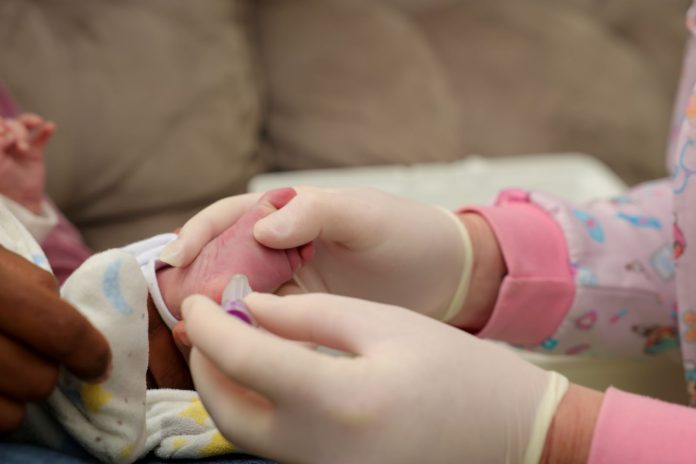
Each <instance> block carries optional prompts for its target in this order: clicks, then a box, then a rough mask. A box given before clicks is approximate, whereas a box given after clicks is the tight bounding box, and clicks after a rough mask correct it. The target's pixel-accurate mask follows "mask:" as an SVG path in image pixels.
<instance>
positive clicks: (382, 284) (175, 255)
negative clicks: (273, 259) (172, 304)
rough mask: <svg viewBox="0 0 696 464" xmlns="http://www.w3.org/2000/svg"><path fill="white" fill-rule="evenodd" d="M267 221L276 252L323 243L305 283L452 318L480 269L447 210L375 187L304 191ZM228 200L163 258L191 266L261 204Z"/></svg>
mask: <svg viewBox="0 0 696 464" xmlns="http://www.w3.org/2000/svg"><path fill="white" fill-rule="evenodd" d="M297 190H298V195H297V196H296V197H295V198H293V199H292V200H290V202H288V204H287V205H285V206H284V207H283V208H281V209H279V210H278V211H276V212H274V213H272V214H270V215H269V216H267V217H266V218H264V219H261V220H259V221H258V222H257V223H256V225H255V227H254V236H255V238H256V239H257V240H258V241H259V242H260V243H261V244H263V245H266V246H268V247H270V248H276V249H292V248H295V247H299V246H302V245H305V244H307V243H310V242H314V243H315V254H314V257H313V258H312V260H311V261H310V262H309V263H307V264H306V265H305V266H304V267H303V268H302V269H301V270H300V271H299V272H297V273H296V274H295V282H296V283H297V284H298V286H299V288H297V287H293V286H292V285H290V286H286V287H285V288H284V289H283V291H282V292H281V293H297V292H299V291H302V292H326V293H332V294H338V295H346V296H352V297H357V298H364V299H368V300H371V301H379V302H383V303H389V304H395V305H399V306H403V307H407V308H409V309H413V310H416V311H418V312H421V313H423V314H427V315H429V316H432V317H435V318H439V319H447V320H450V319H451V317H452V316H454V315H456V313H457V312H458V311H459V310H460V309H461V307H462V303H463V301H464V298H465V296H466V290H467V289H468V285H469V280H470V275H471V270H472V266H473V259H474V258H473V251H472V248H471V242H470V239H469V237H468V234H467V232H466V229H465V228H464V226H463V225H462V223H461V222H460V221H459V219H458V218H457V217H456V216H455V215H454V214H452V213H450V212H448V211H445V210H444V209H441V208H438V207H434V206H431V205H426V204H422V203H418V202H415V201H412V200H407V199H403V198H399V197H396V196H393V195H389V194H387V193H384V192H381V191H378V190H374V189H318V188H300V189H297ZM257 197H258V196H256V195H244V196H240V197H231V198H229V199H225V200H221V201H219V202H217V203H216V204H213V205H212V206H210V207H208V208H207V209H205V210H203V211H202V212H200V213H199V214H198V215H196V216H195V217H193V218H192V219H191V220H189V221H188V222H187V223H186V225H184V227H183V228H182V229H181V231H180V233H179V239H178V240H177V241H175V242H172V244H170V246H169V247H168V248H167V249H165V250H164V252H163V254H162V256H161V259H162V260H163V261H165V262H168V263H170V264H172V265H175V266H185V265H187V264H189V263H190V262H191V261H192V260H193V258H194V257H195V256H196V255H197V254H198V253H199V252H200V250H201V249H202V247H203V246H204V245H205V244H206V243H208V242H209V241H210V240H212V239H213V238H214V237H216V236H217V235H218V234H220V233H221V232H222V231H223V230H225V229H226V228H227V227H229V225H230V224H232V223H234V222H235V221H236V220H237V219H238V218H240V217H241V216H242V214H243V213H244V212H245V211H247V210H248V209H249V208H251V207H252V205H253V204H254V203H255V202H256V199H257Z"/></svg>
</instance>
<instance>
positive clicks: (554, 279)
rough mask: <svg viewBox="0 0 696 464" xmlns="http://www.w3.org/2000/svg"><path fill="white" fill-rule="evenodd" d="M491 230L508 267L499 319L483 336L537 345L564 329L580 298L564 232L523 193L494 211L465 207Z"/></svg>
mask: <svg viewBox="0 0 696 464" xmlns="http://www.w3.org/2000/svg"><path fill="white" fill-rule="evenodd" d="M459 212H460V213H462V212H475V213H478V214H480V215H481V216H483V217H484V218H485V219H486V220H487V221H488V223H489V224H490V226H491V228H492V229H493V232H494V233H495V235H496V238H497V239H498V242H499V244H500V248H501V251H502V253H503V258H504V260H505V264H506V266H507V271H508V273H507V275H506V276H505V278H504V279H503V282H502V284H501V287H500V292H499V294H498V300H497V302H496V305H495V308H494V310H493V314H492V315H491V318H490V320H489V321H488V323H487V324H486V326H485V327H484V328H483V329H482V330H481V331H480V332H479V333H478V336H480V337H482V338H492V339H496V340H502V341H506V342H508V343H516V344H525V345H526V344H536V343H540V342H542V341H543V340H545V339H546V338H548V337H550V336H551V335H552V334H553V333H554V332H555V331H556V329H557V328H558V326H559V325H560V324H561V321H563V319H564V317H565V316H566V313H567V312H568V310H569V309H570V307H571V304H572V302H573V298H574V296H575V284H574V281H573V276H572V272H571V268H570V264H569V258H568V246H567V245H566V240H565V237H564V236H563V232H562V231H561V228H560V226H559V225H558V224H557V223H556V222H555V221H554V219H553V218H552V217H551V216H549V214H548V213H546V212H545V211H544V210H543V209H541V208H540V207H538V206H536V205H535V204H533V203H531V202H530V200H529V194H528V193H527V192H525V191H522V190H518V189H510V190H506V191H504V192H503V193H502V194H501V195H500V196H499V197H498V199H497V201H496V205H495V206H492V207H465V208H462V209H461V210H459Z"/></svg>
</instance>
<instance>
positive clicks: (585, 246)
mask: <svg viewBox="0 0 696 464" xmlns="http://www.w3.org/2000/svg"><path fill="white" fill-rule="evenodd" d="M465 210H473V211H475V212H477V213H479V214H481V215H482V216H483V217H484V218H486V220H487V221H488V222H489V224H490V225H491V227H492V228H493V230H494V232H495V234H496V237H497V238H498V241H499V243H500V246H501V249H502V252H503V256H504V259H505V263H506V265H507V268H508V275H507V276H506V277H505V279H504V280H503V282H502V287H501V291H500V294H499V298H498V301H497V303H496V307H495V309H494V311H493V314H492V316H491V319H490V321H489V323H488V324H487V325H486V326H485V327H484V328H483V329H482V331H481V332H480V334H479V335H480V336H482V337H488V338H494V339H498V340H502V341H506V342H510V343H515V344H518V345H524V346H525V347H526V348H529V349H532V350H536V351H541V352H546V353H554V354H581V353H582V354H612V355H628V356H636V355H652V354H656V353H658V352H662V351H666V350H673V349H677V348H678V346H679V344H678V340H677V336H676V330H677V329H676V320H675V317H676V315H675V308H676V306H675V284H674V281H675V266H674V259H673V252H672V246H673V238H672V189H671V187H670V183H669V182H668V181H666V180H665V181H659V182H650V183H647V184H643V185H641V186H638V187H637V188H634V189H632V190H630V191H629V192H627V193H626V194H624V195H621V196H619V197H616V198H612V199H609V200H602V201H593V202H590V203H587V204H584V205H581V206H578V205H572V204H569V203H567V202H564V201H562V200H559V199H557V198H554V197H551V196H549V195H544V194H541V193H530V192H525V191H522V190H519V189H511V190H507V191H504V192H503V193H502V194H501V195H500V196H499V198H498V200H497V201H496V204H495V206H492V207H486V208H464V209H463V210H462V211H465Z"/></svg>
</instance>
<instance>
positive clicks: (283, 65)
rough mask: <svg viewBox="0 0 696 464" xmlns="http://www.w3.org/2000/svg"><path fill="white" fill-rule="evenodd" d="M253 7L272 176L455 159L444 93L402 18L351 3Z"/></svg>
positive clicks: (452, 120) (306, 0)
mask: <svg viewBox="0 0 696 464" xmlns="http://www.w3.org/2000/svg"><path fill="white" fill-rule="evenodd" d="M256 4H257V5H258V21H259V48H260V53H261V61H262V65H263V70H264V76H265V78H266V81H267V90H268V95H267V97H268V113H267V117H266V121H267V126H266V134H267V139H266V142H267V147H266V148H268V150H267V151H266V153H268V154H270V155H269V159H270V160H271V162H272V163H273V165H274V167H276V168H281V169H298V168H320V167H329V166H346V165H365V164H384V163H411V162H417V161H418V162H423V161H435V160H451V159H455V158H458V157H459V156H461V154H462V153H461V151H460V145H459V139H458V135H457V134H458V131H459V120H458V108H457V107H456V105H455V104H454V99H453V95H452V93H451V91H450V87H449V84H448V83H447V80H446V79H445V75H444V73H443V70H442V68H441V66H440V65H439V63H438V61H437V59H435V57H434V56H433V54H432V52H431V50H430V48H429V47H428V45H427V43H426V41H425V40H424V37H423V36H422V35H421V34H420V32H419V31H418V29H417V28H416V27H414V26H413V24H411V22H410V21H409V20H407V19H406V18H405V17H404V16H403V14H402V13H400V12H398V11H396V10H392V9H390V8H388V7H384V6H380V5H376V4H373V3H372V2H362V1H354V0H349V1H340V0H293V1H287V0H263V1H259V2H257V3H256Z"/></svg>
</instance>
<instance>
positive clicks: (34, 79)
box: [0, 0, 260, 248]
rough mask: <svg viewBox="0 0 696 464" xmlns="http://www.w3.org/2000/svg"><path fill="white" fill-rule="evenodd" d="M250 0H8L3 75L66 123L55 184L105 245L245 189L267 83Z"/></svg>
mask: <svg viewBox="0 0 696 464" xmlns="http://www.w3.org/2000/svg"><path fill="white" fill-rule="evenodd" d="M243 15H244V8H243V2H241V1H228V0H208V1H205V2H198V1H188V0H148V1H147V2H142V1H139V0H120V1H117V2H115V1H109V0H90V1H89V2H85V1H82V0H56V1H51V2H34V1H32V2H28V1H26V0H3V1H2V2H0V43H2V44H3V58H2V60H0V76H2V78H3V79H4V80H5V82H6V83H7V85H8V87H9V88H10V89H11V90H12V91H13V92H14V94H15V96H16V97H17V99H18V101H19V102H20V103H21V104H22V106H23V107H24V108H25V109H28V110H31V111H35V112H38V113H40V114H42V115H45V116H46V117H48V118H51V119H53V120H55V121H56V123H57V125H58V131H57V134H56V136H55V139H54V140H53V141H52V142H51V143H50V146H49V149H48V153H47V163H48V172H49V179H48V190H49V192H50V195H51V196H52V197H53V198H54V199H55V201H56V202H57V203H58V205H59V206H60V207H61V208H62V209H64V210H65V212H66V213H67V214H68V215H69V217H70V218H71V219H72V220H74V221H75V222H76V223H77V225H78V226H80V227H81V229H82V230H83V232H85V234H86V238H87V241H88V243H89V244H90V245H92V246H95V247H96V248H103V247H106V246H113V245H118V244H122V243H125V242H128V241H131V240H134V239H137V238H140V237H142V236H143V235H144V234H145V233H150V232H155V231H160V230H170V229H172V228H173V227H175V226H176V225H180V223H181V220H182V218H184V217H188V216H190V214H192V213H193V212H194V211H195V210H197V209H198V208H200V207H202V206H204V205H205V204H207V203H208V202H210V201H212V200H214V199H217V198H219V197H221V196H224V195H229V194H232V193H236V192H240V191H242V190H243V189H244V188H245V185H246V180H247V179H248V178H249V177H250V175H252V174H253V173H255V172H257V171H258V168H259V166H258V163H257V161H255V152H256V148H257V139H258V136H257V132H258V125H259V108H260V102H259V92H258V89H257V86H256V84H255V76H254V75H253V66H252V65H253V63H252V59H251V53H250V50H249V47H248V43H247V41H246V34H245V31H244V29H243V28H242V24H243V23H244V16H243Z"/></svg>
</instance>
